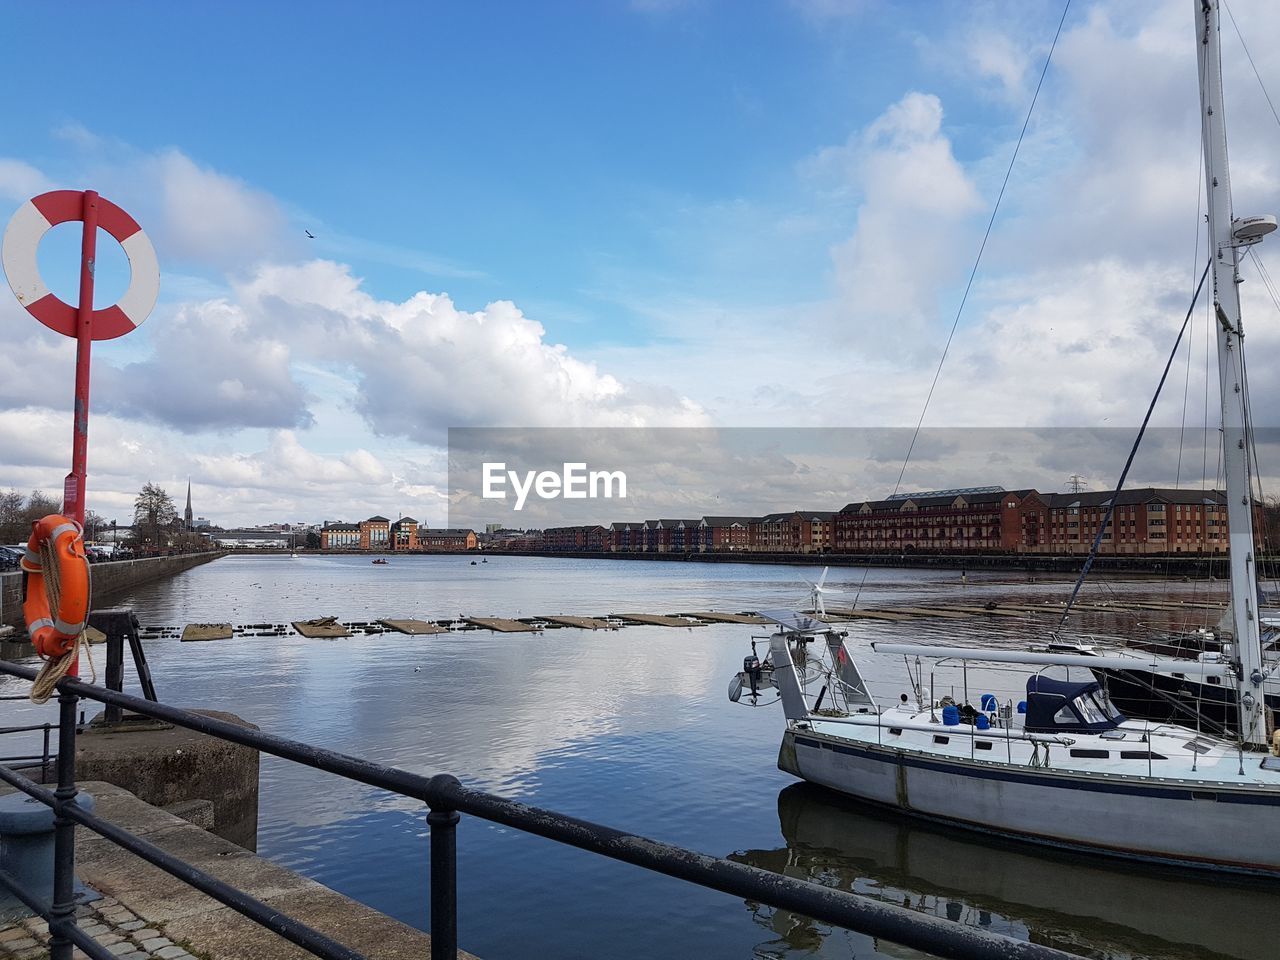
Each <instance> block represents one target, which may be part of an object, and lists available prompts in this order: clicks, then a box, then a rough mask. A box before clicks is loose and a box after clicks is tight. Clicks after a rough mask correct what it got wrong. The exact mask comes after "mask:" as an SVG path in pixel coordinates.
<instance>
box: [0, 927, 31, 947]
mask: <svg viewBox="0 0 1280 960" xmlns="http://www.w3.org/2000/svg"><path fill="white" fill-rule="evenodd" d="M26 936H30V934H29V932H28V931H27V930H26V929H25V928H24V927H19V926H12V927H6V928H5V929H4V930H0V943H8V942H9V941H10V940H20V939H22V938H23V937H26Z"/></svg>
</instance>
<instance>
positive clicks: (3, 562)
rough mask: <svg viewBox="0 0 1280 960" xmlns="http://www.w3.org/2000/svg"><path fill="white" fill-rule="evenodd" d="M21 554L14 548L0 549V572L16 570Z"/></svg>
mask: <svg viewBox="0 0 1280 960" xmlns="http://www.w3.org/2000/svg"><path fill="white" fill-rule="evenodd" d="M23 552H24V551H22V550H19V549H17V548H16V547H0V570H17V569H18V561H19V560H21V559H22V554H23Z"/></svg>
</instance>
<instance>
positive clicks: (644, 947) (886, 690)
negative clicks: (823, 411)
mask: <svg viewBox="0 0 1280 960" xmlns="http://www.w3.org/2000/svg"><path fill="white" fill-rule="evenodd" d="M808 572H809V571H805V570H796V569H795V568H790V567H782V566H758V565H746V564H723V565H721V564H701V563H652V562H607V561H584V560H547V559H537V558H514V557H498V558H494V559H493V560H491V562H490V563H488V564H485V565H482V566H480V565H478V566H475V567H472V566H470V563H469V561H468V560H467V559H465V558H458V557H416V558H400V557H396V558H393V559H392V561H391V563H389V564H387V565H386V566H373V565H371V564H370V563H369V562H368V559H367V558H360V557H351V558H338V557H307V558H303V559H299V560H288V559H285V558H276V557H257V558H250V557H236V558H226V559H222V560H218V561H216V562H215V563H212V564H208V565H206V566H202V567H198V568H196V569H194V570H192V571H189V572H187V573H185V574H182V575H180V576H178V577H175V578H173V579H172V580H169V581H166V582H163V583H156V584H149V585H146V586H143V587H139V588H136V589H135V590H133V591H132V592H131V593H130V594H129V595H126V596H124V597H115V598H111V602H123V603H127V604H129V605H131V606H133V607H134V609H135V610H136V611H137V613H138V615H139V617H140V619H141V620H142V622H143V623H144V624H148V625H156V626H181V625H182V624H184V623H187V622H210V621H231V622H234V623H242V624H243V623H258V622H273V623H280V622H287V621H291V620H297V619H300V618H303V617H315V616H322V615H335V616H338V617H340V618H341V619H344V620H370V619H376V618H380V617H422V618H427V619H437V618H441V617H454V616H458V615H459V614H468V615H476V616H483V615H500V616H517V615H518V616H533V615H537V614H558V613H565V614H589V615H599V614H605V613H612V612H619V611H644V612H652V613H671V612H689V611H697V610H707V609H717V610H728V611H737V610H744V609H753V608H759V607H765V606H783V605H789V604H797V603H800V602H802V601H803V599H804V597H805V595H806V593H807V588H806V587H805V586H804V585H803V584H802V583H801V582H800V580H799V575H800V574H803V573H808ZM862 578H863V571H862V570H860V569H839V568H833V569H832V571H831V575H830V577H829V579H828V584H829V585H831V586H833V587H836V588H838V589H841V590H843V591H844V594H843V595H842V596H841V597H840V600H841V602H842V603H847V602H850V601H852V599H853V598H854V596H855V595H857V594H858V591H859V590H861V591H862V593H861V596H860V597H859V604H860V605H862V606H875V605H895V604H896V605H903V606H906V605H928V604H930V603H935V604H936V603H939V602H960V601H962V602H965V603H967V604H971V605H972V604H974V603H975V602H976V603H982V602H986V601H987V600H988V599H995V600H997V601H999V602H1001V603H1012V602H1015V601H1025V602H1031V601H1036V600H1039V599H1045V598H1051V597H1052V598H1061V597H1062V596H1063V595H1064V594H1065V592H1066V591H1067V590H1068V589H1069V584H1064V583H1063V582H1049V581H1045V580H1041V581H1039V582H1029V581H1028V580H1027V579H1026V578H1025V577H1019V576H1017V575H1010V574H998V575H991V576H986V577H983V576H978V575H975V574H973V573H971V574H970V575H969V578H968V584H962V583H961V582H960V579H959V576H958V574H957V573H956V572H954V571H899V570H872V571H870V572H869V573H867V576H866V581H865V583H863V581H862ZM1091 589H1092V590H1093V592H1092V593H1090V594H1089V595H1087V597H1086V599H1087V600H1090V601H1093V602H1095V603H1097V602H1100V601H1104V600H1110V599H1113V597H1114V596H1115V595H1120V594H1130V595H1136V596H1144V595H1159V596H1162V595H1164V594H1166V593H1168V592H1172V593H1173V594H1175V595H1178V596H1182V597H1185V598H1190V599H1197V600H1203V599H1205V596H1206V588H1205V587H1204V586H1203V585H1196V584H1173V585H1169V586H1166V585H1164V584H1161V583H1158V582H1157V583H1152V582H1118V583H1114V584H1111V585H1108V586H1106V587H1105V588H1091ZM1215 589H1217V590H1218V591H1219V594H1220V592H1221V585H1220V584H1219V585H1215ZM1138 616H1141V617H1142V618H1144V619H1147V618H1149V619H1163V620H1164V621H1166V622H1174V620H1175V618H1174V616H1173V615H1168V614H1160V613H1158V612H1150V611H1149V612H1147V613H1145V614H1141V615H1138ZM1186 618H1187V615H1186V614H1179V615H1178V618H1177V619H1178V622H1186ZM1136 619H1137V616H1135V615H1133V614H1117V613H1113V612H1108V611H1106V610H1089V611H1085V612H1084V614H1083V616H1082V619H1081V621H1080V627H1081V629H1082V630H1084V631H1086V632H1113V631H1128V630H1132V629H1133V628H1134V627H1135V621H1136ZM1050 623H1051V621H1048V620H1047V619H1044V618H1040V619H1036V618H1032V617H1021V616H1015V617H998V618H988V617H977V618H974V619H972V620H918V621H901V622H886V621H860V622H855V623H852V624H850V626H849V630H850V636H851V639H852V641H853V643H854V644H855V645H856V646H857V647H858V648H860V649H863V650H865V645H866V643H867V642H868V641H870V640H873V639H884V640H937V641H951V640H955V641H960V642H963V643H966V644H978V643H989V644H995V645H1001V646H1018V645H1021V644H1023V643H1025V642H1026V639H1027V638H1028V637H1029V636H1030V637H1033V638H1044V637H1045V636H1046V635H1047V634H1046V631H1047V629H1048V626H1049V625H1050ZM759 630H760V628H752V627H749V626H738V625H732V624H729V625H718V626H706V627H698V628H694V629H688V630H685V629H665V628H660V627H629V628H627V629H624V630H621V631H617V632H614V631H600V632H591V631H580V630H571V629H565V630H548V631H547V632H546V633H543V634H537V635H532V634H515V635H502V634H492V633H488V632H485V631H477V632H467V633H450V634H442V635H438V636H424V637H403V636H400V635H396V634H382V635H377V636H363V635H361V636H356V637H352V638H351V639H349V640H341V641H309V640H305V639H303V638H301V637H296V636H286V637H272V638H257V637H238V638H236V639H235V640H230V641H225V642H215V643H201V644H183V643H179V642H177V641H175V640H155V641H149V642H148V644H147V656H148V658H149V660H150V662H151V665H152V670H153V673H154V675H155V679H156V685H157V688H158V690H159V692H160V695H161V696H162V697H163V698H164V699H166V700H167V701H169V702H173V703H176V704H179V705H187V706H201V707H208V708H213V709H222V710H230V711H232V712H234V713H237V714H239V715H241V716H243V717H244V718H246V719H248V720H250V721H252V722H254V723H257V724H259V725H260V726H261V727H262V728H263V729H265V730H269V731H272V732H275V733H279V734H282V735H285V736H291V737H295V738H298V739H302V740H307V741H310V742H312V743H317V744H320V745H323V746H326V747H330V748H332V749H336V750H341V751H345V752H348V753H353V754H356V755H359V756H363V757H367V758H369V759H371V760H375V761H378V762H382V763H387V764H394V765H397V766H400V767H404V768H406V769H409V770H412V771H415V772H418V773H422V774H428V775H429V774H434V773H439V772H442V771H447V772H451V773H454V774H456V775H457V776H458V777H460V778H461V779H462V780H463V781H464V782H466V783H469V784H471V785H474V786H477V787H481V788H484V789H489V790H492V791H494V792H497V793H501V794H504V795H506V796H511V797H516V798H519V799H522V800H525V801H527V802H530V803H536V804H539V805H541V806H546V807H549V808H552V809H556V810H561V811H563V812H565V813H569V814H572V815H575V816H579V817H583V818H586V819H589V820H595V821H598V822H601V823H607V824H609V825H611V826H615V827H618V828H620V829H624V830H630V831H633V832H636V833H640V834H644V835H647V836H651V837H654V838H657V839H661V840H666V841H669V842H673V843H677V844H681V845H684V846H688V847H692V848H694V849H697V850H702V851H705V852H708V853H714V854H720V855H724V854H726V853H728V852H730V851H734V850H747V851H755V852H753V853H750V854H745V855H743V856H745V857H747V858H757V859H751V862H760V864H761V865H763V866H767V867H769V868H770V869H777V870H782V871H785V872H789V873H790V872H794V873H796V875H801V876H813V877H815V878H817V879H820V880H821V882H830V883H839V884H841V885H844V886H848V887H850V888H852V889H855V890H858V891H859V892H863V893H868V894H870V895H873V896H879V897H889V898H896V899H897V900H898V902H904V903H905V902H907V900H908V899H909V900H910V903H911V906H912V908H913V909H922V910H929V911H931V912H934V913H936V914H937V915H939V916H945V917H952V918H953V919H956V920H958V921H959V922H962V923H974V924H980V925H984V926H989V927H990V928H991V929H994V930H999V931H1001V932H1004V933H1008V934H1010V935H1012V936H1016V937H1022V938H1028V937H1029V938H1033V939H1045V940H1046V941H1048V942H1053V943H1056V944H1059V945H1064V946H1072V947H1074V949H1076V950H1077V951H1078V952H1083V953H1086V954H1091V955H1095V956H1098V957H1105V958H1108V960H1110V958H1114V960H1139V958H1145V957H1161V958H1174V960H1192V958H1200V957H1216V956H1236V957H1241V958H1246V960H1254V958H1255V957H1257V958H1261V957H1262V956H1264V955H1266V951H1262V950H1257V949H1253V948H1252V947H1251V943H1252V941H1251V940H1250V939H1249V938H1248V937H1247V936H1246V935H1245V934H1244V933H1242V932H1240V930H1241V929H1243V927H1244V924H1242V923H1241V922H1240V921H1239V920H1238V919H1237V918H1239V917H1242V916H1245V915H1257V913H1255V911H1256V912H1258V913H1261V912H1262V909H1263V906H1264V904H1262V903H1261V896H1260V895H1258V894H1256V893H1254V892H1251V891H1250V889H1249V888H1241V889H1240V890H1239V899H1238V901H1235V900H1234V899H1233V898H1235V896H1236V888H1234V887H1226V886H1224V885H1223V883H1222V882H1221V881H1203V880H1173V879H1169V878H1167V877H1162V876H1160V875H1157V874H1150V873H1144V872H1142V871H1136V870H1133V869H1124V868H1119V867H1114V866H1112V865H1110V864H1108V865H1105V866H1104V865H1101V864H1099V865H1092V864H1089V863H1088V862H1082V861H1079V860H1071V859H1070V858H1062V857H1057V856H1054V855H1053V854H1052V853H1046V852H1044V851H1039V850H1027V849H1023V848H1020V847H1019V848H1010V847H1004V846H997V845H995V844H993V843H992V842H989V841H986V840H982V841H973V840H966V839H960V838H951V837H948V836H945V835H940V834H937V833H935V832H933V831H930V830H928V829H926V828H925V827H923V826H920V825H908V824H906V823H904V822H901V821H894V820H887V821H886V820H883V819H880V818H876V817H872V816H867V815H866V814H865V813H861V814H860V813H859V812H858V811H857V810H852V811H850V810H847V809H844V808H842V807H841V806H839V805H838V804H835V805H833V801H832V800H831V799H830V797H826V796H824V795H821V794H819V795H818V796H817V799H816V800H815V795H814V793H813V792H812V791H796V790H788V789H785V788H787V787H788V786H789V785H790V784H792V783H793V780H792V779H791V778H790V777H788V776H787V775H785V774H783V773H781V772H780V771H778V770H777V769H776V766H775V758H776V756H777V750H778V742H779V739H780V736H781V730H782V716H781V713H780V712H779V710H778V709H777V708H776V707H775V708H772V709H754V710H753V709H748V708H746V707H745V706H744V705H743V704H730V703H729V702H728V701H727V699H726V697H725V684H726V681H727V679H728V678H729V676H730V675H731V674H732V673H734V672H736V671H737V670H738V669H739V668H740V667H741V664H742V656H743V655H744V653H745V652H746V651H747V648H748V642H749V640H750V637H751V636H752V634H753V633H758V632H759ZM99 659H100V658H99ZM100 665H101V663H100ZM83 672H84V673H85V675H87V674H88V668H87V665H86V666H85V669H84V670H83ZM866 672H867V675H868V677H869V679H870V682H871V683H872V689H873V690H874V692H876V693H877V694H878V695H881V696H888V697H892V698H894V699H896V698H897V695H898V693H900V692H901V691H902V690H904V689H906V686H905V672H904V668H903V663H902V659H901V658H896V659H895V658H892V657H877V656H874V655H871V656H868V658H867V671H866ZM966 679H967V680H968V682H969V684H970V689H971V691H974V692H976V690H975V688H976V687H978V686H981V687H982V689H983V692H986V691H987V690H990V691H992V692H995V693H998V694H1000V695H1001V696H1002V697H1003V696H1006V695H1009V696H1012V695H1013V694H1016V693H1017V692H1018V691H1019V690H1020V689H1021V687H1022V684H1023V683H1024V682H1025V671H1016V670H1007V671H1006V670H991V671H984V672H979V671H970V674H969V676H968V677H967V678H965V677H964V676H962V675H961V674H960V673H959V671H956V670H951V671H950V672H947V671H946V670H942V669H939V670H938V671H937V676H936V677H935V678H934V679H933V683H934V684H935V685H936V686H937V687H939V688H940V689H945V687H946V686H947V685H948V684H950V685H954V686H956V687H957V688H961V687H962V685H963V683H964V682H965V680H966ZM129 682H130V683H131V682H132V681H131V679H130V681H129ZM7 686H12V685H11V684H8V683H5V682H0V688H4V687H7ZM55 710H56V708H51V707H50V708H35V707H31V706H29V705H27V706H23V705H20V704H5V706H4V711H5V712H4V716H5V717H6V719H8V718H13V722H15V723H23V722H32V721H39V720H44V719H46V718H52V717H54V715H55V713H54V711H55ZM780 793H781V794H782V799H781V801H779V799H778V798H779V794H780ZM779 803H781V812H782V815H781V832H780V829H779V820H780V817H779ZM815 809H816V810H817V811H818V812H817V813H816V814H815V813H814V812H813V811H814V810H815ZM797 810H798V812H797ZM424 814H425V811H423V810H422V809H421V808H420V807H419V806H418V805H416V804H414V803H412V802H409V801H405V800H402V799H400V798H395V797H389V796H387V795H385V794H382V793H380V792H378V791H376V790H372V789H370V788H367V787H364V786H361V785H358V784H352V783H347V782H345V781H342V780H338V779H336V778H333V777H330V776H328V775H325V774H322V773H319V772H317V771H314V770H311V769H308V768H303V767H299V766H297V765H295V764H289V763H285V762H283V761H278V760H274V759H271V758H264V759H263V763H262V793H261V809H260V819H259V827H260V828H259V851H260V853H262V854H263V855H264V856H268V857H270V858H272V859H274V860H276V861H278V862H280V863H283V864H285V865H287V866H290V867H292V868H294V869H296V870H298V871H300V872H302V873H304V874H306V875H308V876H311V877H313V878H315V879H316V880H319V881H320V882H322V883H325V884H327V885H329V886H331V887H333V888H335V889H337V890H339V891H341V892H343V893H345V894H347V895H349V896H352V897H355V898H356V899H358V900H361V901H363V902H365V903H368V904H369V905H371V906H373V907H375V908H377V909H379V910H382V911H385V912H387V913H390V914H392V915H393V916H396V917H398V918H400V919H402V920H404V921H405V922H407V923H411V924H414V925H416V926H419V927H425V926H426V925H427V923H428V913H427V910H428V904H427V856H428V847H427V830H426V825H425V822H424ZM458 854H459V871H460V873H459V885H460V887H459V911H460V936H461V943H462V945H463V946H464V947H465V948H466V949H468V950H470V951H472V952H474V953H475V954H477V955H479V956H482V957H484V958H486V960H507V958H517V957H525V956H529V955H530V954H533V953H539V954H544V955H548V956H555V957H582V958H596V957H617V958H623V960H641V958H644V960H650V958H652V957H654V956H667V957H686V956H698V957H700V958H705V960H715V958H748V957H752V956H787V957H805V956H820V957H841V958H851V957H858V958H860V960H861V958H871V957H876V956H883V957H900V956H904V953H903V952H902V951H901V950H899V949H897V948H895V947H893V946H891V945H886V944H876V943H872V942H870V941H868V940H867V938H864V937H858V936H857V935H854V934H848V933H845V932H843V931H835V932H832V931H830V930H827V929H825V928H823V927H822V926H821V925H816V924H812V923H810V922H808V921H803V920H800V919H798V918H794V917H789V916H786V915H782V916H778V915H774V914H773V913H772V912H771V911H769V910H767V909H765V908H757V909H756V910H755V911H754V914H750V913H747V912H745V911H744V910H743V909H742V906H741V903H740V902H735V901H734V900H732V899H731V898H728V897H725V896H723V895H721V894H717V893H713V892H710V891H705V890H700V889H698V888H694V887H690V886H689V885H687V884H683V883H680V882H678V881H675V880H670V879H666V878H662V877H656V876H652V875H649V874H646V873H644V872H643V871H640V870H638V869H636V868H633V867H629V866H626V865H623V864H618V863H614V862H612V861H607V860H604V859H602V858H599V857H592V856H588V855H587V854H584V853H581V852H578V851H575V850H570V849H566V848H563V847H559V846H557V845H555V844H552V843H549V842H548V841H545V840H541V839H538V838H535V837H528V836H524V835H522V834H519V833H516V832H513V831H510V830H507V829H504V828H499V827H496V826H492V825H489V824H485V823H483V822H480V821H476V820H473V819H470V818H464V819H463V822H462V824H461V826H460V828H459V834H458ZM1020 878H1027V880H1026V881H1025V882H1024V881H1023V880H1022V879H1020ZM1226 891H1232V892H1231V895H1230V896H1228V895H1227V893H1226ZM1233 902H1238V904H1239V906H1237V907H1230V904H1231V903H1233ZM1263 915H1267V916H1269V914H1263ZM762 922H763V923H765V924H766V925H767V926H768V933H767V936H766V937H764V938H763V939H764V942H763V943H762V931H761V927H760V924H761V923H762ZM1238 928H1239V929H1238ZM1215 942H1217V943H1218V944H1219V946H1217V947H1213V946H1212V945H1213V944H1214V943H1215ZM1214 949H1216V950H1218V951H1219V953H1213V952H1212V950H1214Z"/></svg>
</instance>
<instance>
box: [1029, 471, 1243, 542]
mask: <svg viewBox="0 0 1280 960" xmlns="http://www.w3.org/2000/svg"><path fill="white" fill-rule="evenodd" d="M1113 497H1114V498H1115V501H1116V509H1115V513H1114V514H1113V515H1112V519H1111V523H1110V525H1109V528H1108V529H1107V531H1106V533H1104V534H1103V537H1102V543H1101V544H1100V546H1099V552H1101V553H1119V554H1125V553H1134V554H1144V553H1211V554H1212V553H1226V552H1227V549H1228V538H1227V498H1226V495H1225V494H1223V493H1221V492H1219V491H1216V490H1211V491H1207V492H1201V491H1197V490H1177V489H1169V488H1161V487H1146V488H1143V489H1139V490H1122V491H1121V492H1120V494H1119V496H1115V494H1114V491H1111V490H1106V491H1103V492H1101V493H1058V494H1052V495H1050V497H1049V498H1048V499H1049V523H1048V543H1047V549H1048V551H1049V552H1052V553H1088V552H1089V549H1090V547H1092V545H1093V541H1094V538H1095V537H1096V536H1097V534H1098V529H1099V528H1100V527H1101V526H1102V521H1103V518H1104V517H1105V516H1106V513H1107V508H1108V507H1109V506H1110V504H1111V501H1112V498H1113Z"/></svg>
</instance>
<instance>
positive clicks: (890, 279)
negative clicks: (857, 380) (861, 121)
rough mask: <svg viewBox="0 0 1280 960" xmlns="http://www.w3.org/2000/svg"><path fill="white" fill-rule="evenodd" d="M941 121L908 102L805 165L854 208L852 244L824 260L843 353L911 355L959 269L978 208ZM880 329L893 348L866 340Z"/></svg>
mask: <svg viewBox="0 0 1280 960" xmlns="http://www.w3.org/2000/svg"><path fill="white" fill-rule="evenodd" d="M942 120H943V109H942V102H941V101H940V100H939V99H938V97H937V96H935V95H933V94H928V93H919V92H913V93H908V94H907V95H906V96H904V97H903V98H902V99H901V100H899V101H898V102H897V103H895V104H893V105H892V106H890V107H889V108H888V109H887V110H886V111H885V112H884V113H883V114H882V115H881V116H880V117H878V118H877V119H876V120H875V121H874V122H872V123H871V124H870V125H869V126H867V127H866V128H865V129H864V130H861V131H858V132H856V133H854V134H853V135H851V136H850V137H849V139H848V141H847V142H846V143H844V144H843V145H841V146H838V147H828V148H826V149H824V150H822V151H820V152H819V153H818V154H817V155H816V156H815V157H813V158H811V159H810V160H809V161H808V162H807V163H806V164H805V165H804V169H805V170H806V172H807V173H808V174H809V175H810V176H814V177H817V178H827V179H828V180H829V181H831V182H833V183H834V185H835V188H836V189H837V190H841V191H850V192H852V193H854V194H856V195H857V196H858V197H859V198H860V200H859V206H858V213H857V222H856V226H855V229H854V232H853V234H852V236H850V237H848V238H847V239H846V240H844V241H843V242H841V243H839V244H837V245H836V246H835V247H834V248H833V249H832V251H831V259H832V264H833V266H834V271H835V281H836V285H837V288H838V291H839V294H840V301H839V303H838V304H837V305H836V310H835V314H836V316H837V318H839V320H841V321H843V322H841V323H839V325H838V326H837V327H836V328H835V330H834V331H833V332H834V333H835V335H836V336H838V337H840V338H841V339H842V340H844V341H845V342H846V343H847V342H848V341H849V340H852V339H855V338H858V339H861V341H862V343H863V344H865V345H866V347H867V348H868V349H870V350H873V351H875V350H878V349H884V348H886V347H888V346H890V344H892V347H893V348H894V349H895V350H898V351H901V350H902V349H903V348H904V347H906V348H907V349H910V347H911V344H912V343H913V342H916V341H918V340H919V338H920V336H921V335H922V334H923V333H924V332H925V330H926V329H927V328H928V326H929V324H930V323H931V322H932V321H934V320H935V319H936V318H937V317H938V313H939V309H938V307H939V303H938V294H939V293H940V292H941V289H942V288H943V286H944V285H945V284H946V283H947V282H949V281H951V280H953V279H954V277H955V275H956V271H957V269H958V268H959V265H960V264H961V263H962V262H963V258H964V256H965V254H964V253H963V249H964V244H963V242H962V241H963V240H964V239H965V238H966V236H967V232H968V231H967V227H966V224H967V218H968V217H969V216H970V215H971V214H973V213H974V212H975V211H977V210H978V209H979V206H980V205H979V200H978V193H977V190H976V188H975V186H974V184H973V181H972V179H971V178H970V176H969V175H968V173H967V172H966V171H965V170H964V168H963V167H962V166H961V164H960V163H959V162H958V161H957V160H956V157H955V154H954V153H953V151H952V147H951V142H950V140H949V138H948V137H947V136H946V134H945V133H943V130H942ZM886 324H891V325H892V326H893V328H894V329H895V331H897V334H896V337H895V338H894V339H893V341H889V340H887V339H878V338H875V337H874V336H873V337H872V338H870V339H868V334H874V331H875V330H876V328H877V327H880V328H883V326H884V325H886Z"/></svg>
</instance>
